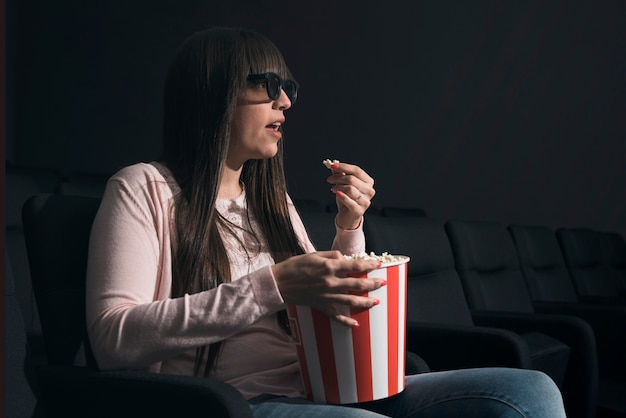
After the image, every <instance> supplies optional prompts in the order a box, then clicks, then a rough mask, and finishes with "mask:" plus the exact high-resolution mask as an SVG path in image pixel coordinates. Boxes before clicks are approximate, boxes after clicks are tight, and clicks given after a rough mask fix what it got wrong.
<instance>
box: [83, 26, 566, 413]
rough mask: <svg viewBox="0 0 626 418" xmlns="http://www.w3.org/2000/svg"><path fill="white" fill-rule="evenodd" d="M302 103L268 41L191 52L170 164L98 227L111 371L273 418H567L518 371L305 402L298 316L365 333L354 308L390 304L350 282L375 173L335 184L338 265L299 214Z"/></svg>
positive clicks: (233, 32)
mask: <svg viewBox="0 0 626 418" xmlns="http://www.w3.org/2000/svg"><path fill="white" fill-rule="evenodd" d="M297 92H298V84H297V82H295V81H293V80H292V76H291V74H290V72H289V70H288V68H287V66H286V65H285V63H284V60H283V58H282V56H281V54H280V52H279V51H278V49H277V48H276V47H275V46H274V44H273V43H272V42H270V41H269V40H268V39H266V38H265V37H263V36H261V35H260V34H258V33H255V32H253V31H247V30H240V29H228V28H214V29H209V30H205V31H202V32H199V33H197V34H195V35H194V36H192V37H190V38H189V39H188V40H186V41H185V42H184V43H183V45H182V46H181V48H180V49H179V51H178V53H177V56H176V58H175V60H174V62H173V64H172V66H171V68H170V71H169V73H168V77H167V81H166V86H165V97H164V102H165V112H164V154H163V159H162V161H161V162H152V163H150V164H146V163H140V164H135V165H132V166H129V167H126V168H124V169H122V170H120V172H118V173H117V174H115V175H114V176H113V177H112V178H111V179H110V180H109V182H108V185H107V189H106V191H105V195H104V197H103V200H102V204H101V207H100V210H99V212H98V214H97V216H96V219H95V222H94V226H93V230H92V236H91V242H90V250H89V265H88V278H87V320H88V329H89V335H90V340H91V344H92V348H93V350H94V354H95V356H96V359H97V361H98V364H99V366H100V367H101V368H102V369H115V368H144V369H147V370H151V371H154V372H157V373H174V374H186V375H196V376H211V377H214V378H217V379H220V380H223V381H225V382H227V383H229V384H231V385H233V386H234V387H235V388H237V389H238V390H239V391H240V392H241V393H242V394H243V395H244V396H245V397H246V399H248V400H249V403H250V407H251V408H252V411H253V413H254V414H255V415H256V416H263V417H280V416H288V417H293V416H295V415H296V414H297V415H299V416H303V417H309V416H310V417H317V416H329V415H330V416H342V417H351V416H355V417H357V416H359V417H361V416H403V417H405V416H406V417H409V416H410V417H426V416H450V415H449V414H450V413H451V411H456V412H455V413H458V414H464V415H463V416H471V415H470V414H469V412H466V411H465V409H466V408H470V409H474V410H476V414H477V415H476V416H481V417H487V416H537V417H539V416H541V417H552V416H555V417H556V416H559V417H561V416H564V414H563V412H562V401H561V398H560V394H559V392H558V389H556V387H555V386H554V384H553V383H552V382H551V381H550V380H549V378H547V377H546V376H545V375H543V374H541V373H539V372H533V371H521V370H506V369H482V370H470V371H464V372H462V371H456V372H447V373H429V374H427V375H418V376H413V377H408V378H407V383H406V388H405V390H404V391H403V392H402V393H401V394H399V395H397V396H394V397H391V398H388V399H385V400H381V401H375V402H370V403H363V404H356V405H350V406H334V405H317V404H313V403H311V402H308V401H306V400H305V399H304V391H303V387H302V383H301V377H300V374H299V367H298V361H297V356H296V351H295V347H294V344H293V342H292V339H291V336H290V333H289V327H288V321H287V319H286V314H285V306H286V305H285V304H286V303H293V304H300V305H308V306H312V307H315V308H317V309H319V310H321V311H322V312H324V313H326V314H327V315H329V316H331V317H332V318H334V319H336V320H337V321H339V322H341V323H342V324H344V325H345V326H358V323H356V321H355V320H354V319H352V318H350V317H349V315H347V314H346V312H348V310H349V308H350V307H360V308H371V307H372V306H374V305H375V304H376V303H377V301H376V300H375V299H372V298H369V297H364V296H358V295H356V294H355V293H359V292H363V291H370V290H374V289H377V288H379V287H381V286H383V285H384V284H385V283H384V282H382V281H381V280H379V279H353V278H348V277H347V274H348V273H350V272H359V271H370V270H372V269H374V268H376V267H377V263H376V262H375V261H371V260H347V259H345V258H344V257H343V256H342V253H343V254H353V253H358V252H362V251H363V250H364V249H365V239H364V235H363V231H362V223H363V214H364V213H365V211H366V210H367V208H368V207H369V205H370V202H371V199H372V198H373V197H374V194H375V190H374V187H373V185H374V181H373V180H372V178H371V177H370V176H369V175H368V174H367V173H366V172H365V171H363V170H362V169H361V168H360V167H358V166H355V165H351V164H345V163H340V164H336V165H335V166H333V168H332V170H333V171H332V175H331V176H330V177H329V178H328V181H329V182H330V183H331V184H333V186H332V190H333V192H334V193H335V194H336V202H337V207H338V212H337V216H336V221H335V223H336V230H337V233H336V237H335V240H334V242H333V246H332V250H333V251H323V252H316V251H315V248H314V247H313V245H312V244H311V242H310V240H309V238H308V237H307V234H306V230H305V228H304V225H303V224H302V221H301V220H300V218H299V216H298V213H297V211H296V210H295V208H294V206H293V203H292V202H291V200H290V199H289V196H288V194H287V192H286V181H285V178H284V170H283V159H282V144H283V141H282V136H283V124H284V123H285V111H286V110H288V109H289V108H290V107H291V106H292V105H293V104H294V102H295V101H296V99H297ZM522 382H523V383H524V384H523V385H522V384H521V383H522ZM546 399H547V400H546ZM370 410H371V411H370ZM372 411H376V412H372ZM519 411H522V414H520V413H519ZM381 414H382V415H381ZM490 414H491V415H490ZM507 414H508V415H507Z"/></svg>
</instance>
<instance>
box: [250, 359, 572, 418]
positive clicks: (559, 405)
mask: <svg viewBox="0 0 626 418" xmlns="http://www.w3.org/2000/svg"><path fill="white" fill-rule="evenodd" d="M250 408H251V409H252V413H253V415H254V416H255V417H259V418H260V417H263V418H293V417H298V418H333V417H341V418H357V417H358V418H365V417H372V418H374V417H397V418H411V417H414V418H440V417H441V418H450V417H463V418H472V417H476V418H490V417H503V418H505V417H506V418H509V417H510V418H521V417H523V418H565V410H564V408H563V400H562V398H561V393H560V392H559V389H558V388H557V386H556V384H555V383H554V382H553V381H552V379H550V378H549V377H548V376H547V375H545V374H544V373H542V372H538V371H534V370H522V369H506V368H480V369H465V370H452V371H444V372H432V373H423V374H418V375H413V376H407V378H406V387H405V389H404V390H403V391H402V392H401V393H399V394H397V395H395V396H392V397H390V398H386V399H380V400H377V401H372V402H363V403H358V404H350V405H323V404H315V403H312V402H309V401H308V400H306V399H302V398H286V397H279V396H260V397H257V398H254V399H251V400H250Z"/></svg>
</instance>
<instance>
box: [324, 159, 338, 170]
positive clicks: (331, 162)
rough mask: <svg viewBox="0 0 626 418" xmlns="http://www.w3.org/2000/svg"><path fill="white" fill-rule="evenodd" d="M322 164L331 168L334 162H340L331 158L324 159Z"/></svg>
mask: <svg viewBox="0 0 626 418" xmlns="http://www.w3.org/2000/svg"><path fill="white" fill-rule="evenodd" d="M322 164H324V165H325V166H326V168H328V169H330V166H331V165H332V164H339V160H332V161H331V160H329V159H325V160H324V161H322Z"/></svg>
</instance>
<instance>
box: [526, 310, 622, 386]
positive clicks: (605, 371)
mask: <svg viewBox="0 0 626 418" xmlns="http://www.w3.org/2000/svg"><path fill="white" fill-rule="evenodd" d="M533 305H534V306H535V310H536V311H537V312H538V313H542V314H551V315H553V314H559V315H573V316H576V317H579V318H582V319H583V320H585V321H586V322H587V323H589V325H590V326H591V328H592V329H593V332H594V334H595V337H596V345H597V350H598V357H599V358H600V359H601V360H602V361H601V362H600V373H601V375H602V376H603V377H610V378H612V379H617V380H621V381H626V380H625V376H626V356H624V353H625V352H626V340H625V339H624V335H625V334H626V307H624V306H611V305H592V304H585V303H561V302H534V303H533Z"/></svg>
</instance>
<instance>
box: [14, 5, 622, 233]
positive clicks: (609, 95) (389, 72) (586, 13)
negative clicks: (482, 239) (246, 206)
mask: <svg viewBox="0 0 626 418" xmlns="http://www.w3.org/2000/svg"><path fill="white" fill-rule="evenodd" d="M301 3H302V2H293V1H289V2H288V1H284V0H274V1H251V0H249V1H245V0H230V1H228V2H226V1H219V2H218V1H213V2H211V1H208V0H190V1H189V0H182V1H181V0H177V1H173V0H172V1H167V0H157V1H121V0H110V1H82V0H71V1H68V0H66V1H63V2H50V1H45V0H20V1H19V2H17V1H16V0H9V1H8V6H7V10H8V18H9V26H8V35H9V39H8V52H7V57H8V58H9V59H10V60H11V61H10V63H9V65H8V67H7V69H8V71H9V74H8V79H9V82H10V86H9V91H8V100H9V102H8V106H9V107H10V111H9V112H8V116H9V120H8V123H9V126H8V133H9V137H8V139H7V140H8V143H7V153H8V158H9V159H10V160H11V161H12V162H13V163H15V164H20V165H35V166H47V167H53V168H57V169H60V170H62V171H64V172H70V171H96V172H106V173H109V172H113V171H115V170H117V169H118V168H120V167H121V166H123V165H126V164H131V163H134V162H136V161H139V160H150V159H152V158H156V156H157V155H158V153H159V150H160V128H161V122H160V119H161V104H162V103H161V90H162V83H163V79H164V75H165V71H166V68H167V65H168V63H169V61H170V59H171V58H172V56H173V54H174V51H175V49H176V47H177V46H178V44H179V43H180V42H181V41H182V40H183V39H184V38H185V37H187V36H188V35H190V34H192V33H193V32H195V31H197V30H199V29H202V28H205V27H208V26H210V25H215V24H218V25H241V26H247V27H251V28H254V29H258V30H259V31H261V32H263V33H264V34H266V35H267V36H269V37H270V38H271V39H273V40H274V41H275V42H276V44H277V45H278V46H279V47H280V48H281V50H282V51H283V53H284V55H285V57H286V59H287V62H288V63H289V65H290V67H291V69H292V71H293V72H294V74H295V75H296V77H297V79H298V81H299V82H300V84H301V86H302V88H301V93H300V98H299V102H298V104H297V105H296V107H294V109H292V110H290V111H288V113H287V124H286V125H285V131H286V136H285V140H286V145H285V146H286V153H287V154H286V158H287V170H288V176H289V180H290V192H291V194H292V195H293V196H294V197H312V198H316V199H319V200H323V201H325V202H331V199H332V195H331V194H330V191H329V187H328V185H327V184H326V182H325V178H326V176H327V171H326V169H325V168H324V167H323V166H322V164H321V161H322V160H323V159H325V158H331V159H334V158H337V159H339V160H342V161H346V162H352V163H356V164H359V165H361V166H362V167H364V168H365V169H366V170H367V171H368V172H370V174H371V175H372V176H373V177H375V178H376V186H377V191H378V194H377V196H376V199H375V200H374V204H375V205H377V206H386V205H395V206H420V207H422V208H424V209H425V210H426V211H427V212H428V213H429V214H430V215H431V216H433V217H436V218H439V219H442V220H445V219H448V218H452V217H455V218H465V219H486V220H495V221H500V222H506V223H509V222H519V223H538V224H544V225H549V226H552V227H559V226H586V227H593V228H598V229H606V230H617V231H619V232H621V233H622V234H624V235H626V217H625V216H624V212H625V211H626V194H625V190H626V168H625V167H626V164H625V162H626V159H625V156H626V58H625V54H624V51H626V2H623V1H620V0H614V1H583V0H570V1H545V0H528V1H495V0H494V1H471V2H469V1H464V0H450V1H438V0H430V1H410V2H407V1H386V2H375V1H372V0H369V1H366V2H363V1H351V2H348V1H345V2H339V1H335V0H333V1H330V0H322V1H317V2H315V3H314V4H312V5H303V4H301ZM307 4H308V3H307Z"/></svg>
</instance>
